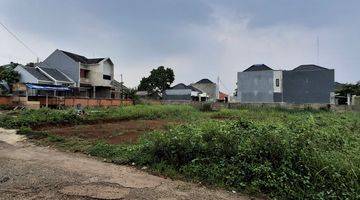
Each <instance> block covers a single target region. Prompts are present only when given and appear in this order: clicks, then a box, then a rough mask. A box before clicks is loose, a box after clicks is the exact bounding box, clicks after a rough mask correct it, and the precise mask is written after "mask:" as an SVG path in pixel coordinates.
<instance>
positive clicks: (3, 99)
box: [0, 96, 12, 105]
mask: <svg viewBox="0 0 360 200" xmlns="http://www.w3.org/2000/svg"><path fill="white" fill-rule="evenodd" d="M11 104H12V97H9V96H0V105H11Z"/></svg>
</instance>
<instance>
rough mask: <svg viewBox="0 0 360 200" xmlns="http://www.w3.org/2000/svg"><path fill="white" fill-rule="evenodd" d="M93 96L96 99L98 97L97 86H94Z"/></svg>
mask: <svg viewBox="0 0 360 200" xmlns="http://www.w3.org/2000/svg"><path fill="white" fill-rule="evenodd" d="M93 98H94V99H95V98H96V87H95V86H93Z"/></svg>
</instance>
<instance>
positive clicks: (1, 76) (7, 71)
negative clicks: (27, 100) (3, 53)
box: [0, 67, 20, 85]
mask: <svg viewBox="0 0 360 200" xmlns="http://www.w3.org/2000/svg"><path fill="white" fill-rule="evenodd" d="M19 79H20V75H19V73H17V72H16V71H15V70H14V69H13V68H12V67H6V68H0V80H3V81H6V82H7V83H8V84H9V85H12V84H14V83H16V82H18V81H19Z"/></svg>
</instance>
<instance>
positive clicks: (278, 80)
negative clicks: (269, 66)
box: [276, 78, 280, 87]
mask: <svg viewBox="0 0 360 200" xmlns="http://www.w3.org/2000/svg"><path fill="white" fill-rule="evenodd" d="M276 87H280V79H278V78H277V79H276Z"/></svg>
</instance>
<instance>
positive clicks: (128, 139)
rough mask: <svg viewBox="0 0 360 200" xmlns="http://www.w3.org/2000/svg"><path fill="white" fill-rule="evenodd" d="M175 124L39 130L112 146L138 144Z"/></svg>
mask: <svg viewBox="0 0 360 200" xmlns="http://www.w3.org/2000/svg"><path fill="white" fill-rule="evenodd" d="M173 124H175V122H171V121H166V120H128V121H118V122H111V123H100V124H87V125H75V126H60V127H43V128H39V129H37V130H42V131H47V132H49V133H52V134H56V135H59V136H64V137H74V136H75V137H79V138H82V139H91V140H92V139H93V140H99V139H103V140H105V141H107V142H108V143H110V144H119V143H133V142H136V141H137V140H138V139H139V137H140V136H141V135H142V134H145V133H147V132H150V131H154V130H164V129H166V128H167V127H168V126H169V125H173Z"/></svg>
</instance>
